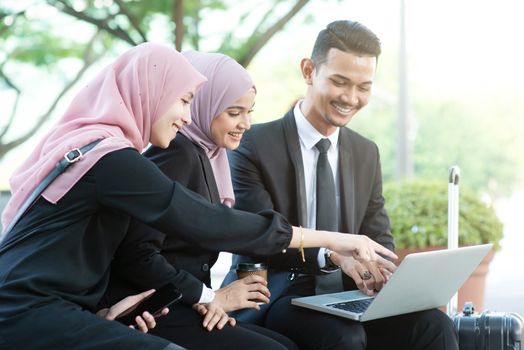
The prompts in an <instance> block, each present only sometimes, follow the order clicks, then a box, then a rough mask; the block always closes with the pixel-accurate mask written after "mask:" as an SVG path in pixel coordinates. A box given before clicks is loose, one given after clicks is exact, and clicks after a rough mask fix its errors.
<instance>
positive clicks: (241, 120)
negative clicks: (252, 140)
mask: <svg viewBox="0 0 524 350" xmlns="http://www.w3.org/2000/svg"><path fill="white" fill-rule="evenodd" d="M255 95H256V92H255V89H254V88H251V89H249V90H248V91H246V93H245V94H244V95H242V97H240V98H239V99H238V100H236V101H235V102H234V103H233V104H232V105H231V106H229V107H228V108H226V110H225V111H223V112H222V113H220V114H219V115H218V116H217V117H216V118H215V119H214V120H213V122H212V123H211V138H212V139H213V142H214V143H215V144H216V145H217V147H223V148H227V149H229V150H234V149H236V148H237V147H238V146H239V145H240V141H241V140H242V135H243V134H244V131H246V130H249V128H250V127H251V112H252V111H253V106H254V105H255Z"/></svg>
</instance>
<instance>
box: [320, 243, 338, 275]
mask: <svg viewBox="0 0 524 350" xmlns="http://www.w3.org/2000/svg"><path fill="white" fill-rule="evenodd" d="M333 255H336V253H335V252H333V251H332V250H330V249H328V248H326V250H325V252H324V259H325V261H326V264H325V265H324V267H323V268H322V270H324V271H334V270H338V269H339V268H340V266H339V265H338V264H337V263H336V262H335V261H334V260H333V259H332V257H333Z"/></svg>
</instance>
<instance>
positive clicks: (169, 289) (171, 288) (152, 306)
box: [115, 283, 182, 326]
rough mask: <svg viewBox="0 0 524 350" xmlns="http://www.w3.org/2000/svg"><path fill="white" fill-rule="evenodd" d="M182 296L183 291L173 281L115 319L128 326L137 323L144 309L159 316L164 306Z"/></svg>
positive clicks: (154, 315)
mask: <svg viewBox="0 0 524 350" xmlns="http://www.w3.org/2000/svg"><path fill="white" fill-rule="evenodd" d="M181 298H182V292H180V291H179V290H178V289H177V288H176V287H175V285H174V284H173V283H168V284H166V285H164V286H162V287H160V288H158V289H157V290H156V291H155V292H154V293H153V294H151V295H150V296H149V297H147V298H146V299H144V300H142V301H141V302H140V303H138V304H136V305H134V306H133V307H132V308H130V309H128V310H126V311H125V312H123V313H122V316H119V317H117V318H116V319H115V320H116V321H118V322H121V323H123V324H125V325H128V326H129V325H135V324H136V322H135V318H136V317H137V316H140V315H142V313H144V311H148V312H149V313H150V314H151V315H153V317H158V316H160V314H161V312H162V310H164V308H166V307H169V306H170V305H172V304H173V303H176V302H177V301H179V300H180V299H181Z"/></svg>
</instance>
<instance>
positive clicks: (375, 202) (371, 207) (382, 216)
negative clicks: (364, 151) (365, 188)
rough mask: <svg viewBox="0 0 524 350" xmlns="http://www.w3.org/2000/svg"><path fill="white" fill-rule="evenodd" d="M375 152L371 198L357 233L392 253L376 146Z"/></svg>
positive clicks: (392, 248) (392, 243)
mask: <svg viewBox="0 0 524 350" xmlns="http://www.w3.org/2000/svg"><path fill="white" fill-rule="evenodd" d="M375 150H376V153H377V155H376V164H375V171H374V174H375V175H374V177H373V179H372V188H371V196H370V199H369V202H368V205H367V208H366V214H365V215H364V219H363V220H362V225H361V226H360V229H359V233H360V234H365V235H367V236H369V238H371V239H372V240H374V241H375V242H377V243H380V244H381V245H383V246H384V247H386V248H388V249H389V250H391V251H394V249H395V244H394V242H393V235H392V234H391V230H390V223H389V217H388V214H387V212H386V208H385V207H384V197H383V196H382V171H381V167H380V155H379V151H378V147H377V146H376V145H375Z"/></svg>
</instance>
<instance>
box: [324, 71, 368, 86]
mask: <svg viewBox="0 0 524 350" xmlns="http://www.w3.org/2000/svg"><path fill="white" fill-rule="evenodd" d="M332 77H334V78H337V79H342V80H344V81H349V82H351V81H352V80H351V79H349V78H348V77H345V76H343V75H340V74H333V75H332ZM366 84H368V85H371V84H373V82H372V81H371V80H369V81H365V82H363V83H360V84H359V85H366Z"/></svg>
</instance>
